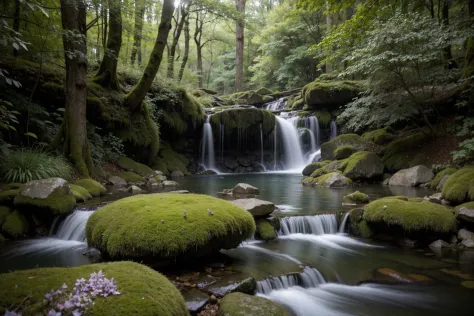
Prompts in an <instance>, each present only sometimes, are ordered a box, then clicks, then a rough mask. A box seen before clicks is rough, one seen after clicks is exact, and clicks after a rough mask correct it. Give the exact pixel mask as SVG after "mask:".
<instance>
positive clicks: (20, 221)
mask: <svg viewBox="0 0 474 316" xmlns="http://www.w3.org/2000/svg"><path fill="white" fill-rule="evenodd" d="M29 230H30V225H29V223H28V221H27V219H26V218H25V216H23V214H21V213H20V212H19V211H14V212H12V213H10V214H8V216H7V217H6V218H5V221H4V222H3V225H2V232H3V233H4V234H6V235H7V236H8V237H10V238H13V239H17V238H21V237H24V236H26V235H27V234H28V231H29Z"/></svg>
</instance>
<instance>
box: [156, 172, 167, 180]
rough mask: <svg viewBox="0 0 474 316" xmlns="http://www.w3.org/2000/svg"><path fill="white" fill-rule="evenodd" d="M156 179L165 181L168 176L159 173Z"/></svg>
mask: <svg viewBox="0 0 474 316" xmlns="http://www.w3.org/2000/svg"><path fill="white" fill-rule="evenodd" d="M154 179H155V180H156V181H158V182H163V181H165V180H166V179H167V178H166V176H164V175H162V174H160V175H157V176H156V177H155V178H154Z"/></svg>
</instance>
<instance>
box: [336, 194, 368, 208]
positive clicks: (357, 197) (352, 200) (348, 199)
mask: <svg viewBox="0 0 474 316" xmlns="http://www.w3.org/2000/svg"><path fill="white" fill-rule="evenodd" d="M367 203H369V196H368V195H367V194H365V193H362V192H359V191H356V192H353V193H351V194H348V195H346V196H344V198H343V199H342V205H357V204H367Z"/></svg>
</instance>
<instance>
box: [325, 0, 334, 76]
mask: <svg viewBox="0 0 474 316" xmlns="http://www.w3.org/2000/svg"><path fill="white" fill-rule="evenodd" d="M328 6H329V5H328ZM331 27H332V16H331V13H330V12H328V14H327V15H326V34H328V33H329V31H330V30H331ZM332 71H333V69H332V64H331V63H330V62H326V73H327V74H329V73H331V72H332Z"/></svg>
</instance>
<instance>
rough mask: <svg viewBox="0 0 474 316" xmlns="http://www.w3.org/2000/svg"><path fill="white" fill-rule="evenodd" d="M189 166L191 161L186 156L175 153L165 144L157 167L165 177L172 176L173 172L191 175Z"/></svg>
mask: <svg viewBox="0 0 474 316" xmlns="http://www.w3.org/2000/svg"><path fill="white" fill-rule="evenodd" d="M188 164H189V160H188V159H187V158H186V157H185V156H184V155H182V154H178V153H177V152H175V151H174V150H173V149H172V148H171V147H170V146H169V145H168V144H163V147H162V149H161V150H160V153H159V157H158V160H157V162H156V166H155V167H156V169H158V170H161V171H162V172H163V173H164V174H165V175H171V173H172V172H173V171H181V172H182V173H183V174H185V175H189V174H190V172H189V171H188V167H187V166H188Z"/></svg>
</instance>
